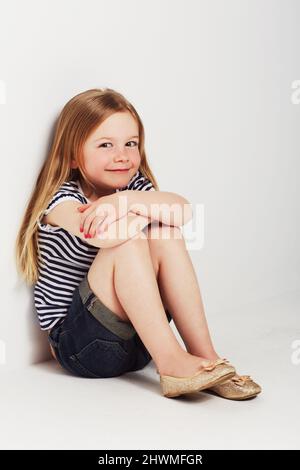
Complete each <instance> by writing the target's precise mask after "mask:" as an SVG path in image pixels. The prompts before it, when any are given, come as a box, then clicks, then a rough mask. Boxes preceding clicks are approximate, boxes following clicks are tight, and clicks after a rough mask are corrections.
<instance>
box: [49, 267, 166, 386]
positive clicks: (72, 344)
mask: <svg viewBox="0 0 300 470" xmlns="http://www.w3.org/2000/svg"><path fill="white" fill-rule="evenodd" d="M165 312H166V316H167V319H168V321H169V322H170V321H171V320H172V317H171V315H170V313H169V312H168V311H167V310H166V309H165ZM48 339H49V342H50V344H51V346H52V347H53V349H54V352H55V355H56V358H57V360H58V362H59V364H60V365H61V366H62V368H63V369H65V370H67V371H68V372H70V373H71V374H73V375H76V376H79V377H88V378H107V377H117V376H119V375H122V374H124V373H126V372H131V371H136V370H139V369H143V368H144V367H145V366H146V365H147V364H148V363H149V362H150V361H151V359H152V357H151V355H150V354H149V352H148V350H147V349H146V347H145V346H144V344H143V342H142V340H141V339H140V337H139V335H138V334H137V332H136V330H135V329H134V327H133V325H132V323H131V322H128V321H124V320H122V319H121V318H120V317H119V316H118V315H117V314H115V313H114V312H112V311H111V310H110V309H109V308H108V307H107V306H106V305H104V304H103V303H102V302H101V301H100V299H98V297H97V296H96V295H95V294H94V292H93V291H92V290H91V288H90V286H89V283H88V279H87V274H86V275H85V277H84V278H83V280H82V281H81V282H80V284H79V285H78V286H77V287H76V288H75V290H74V294H73V299H72V302H71V304H70V306H69V308H68V311H67V315H66V317H65V318H64V321H63V322H62V323H60V324H59V325H55V326H54V327H53V328H52V329H51V331H50V334H49V336H48Z"/></svg>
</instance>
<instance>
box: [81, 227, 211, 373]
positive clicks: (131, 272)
mask: <svg viewBox="0 0 300 470" xmlns="http://www.w3.org/2000/svg"><path fill="white" fill-rule="evenodd" d="M101 251H102V253H100V255H99V253H98V254H97V257H96V258H97V260H96V261H94V262H93V269H90V271H89V275H88V280H89V284H90V286H91V288H92V290H93V291H94V292H95V294H96V295H97V296H98V297H99V298H100V299H101V300H102V301H103V303H105V304H106V305H108V304H109V305H108V306H109V307H111V305H112V303H113V304H114V305H115V306H116V307H118V306H121V308H122V309H123V311H122V312H121V313H120V316H121V317H122V319H123V320H125V321H126V318H128V320H129V321H131V323H132V324H133V326H134V327H135V329H136V331H137V333H138V334H139V336H140V338H141V340H142V341H143V343H144V345H145V346H146V348H147V349H148V351H149V353H150V354H151V356H152V358H153V360H154V362H155V364H156V366H157V369H158V371H159V373H160V374H166V375H174V376H182V377H183V376H189V375H193V374H194V373H196V372H197V371H198V370H201V368H202V366H204V365H207V364H208V363H209V362H210V361H208V360H207V359H205V358H200V357H198V356H193V355H192V354H190V353H188V352H187V351H185V350H184V349H183V348H182V347H181V345H180V344H179V343H178V341H177V339H176V336H175V335H174V333H173V331H172V329H171V327H170V325H169V323H168V320H167V317H166V313H165V309H164V305H163V304H162V301H161V297H160V294H159V289H158V285H157V280H156V272H155V269H154V266H153V263H152V258H151V254H150V249H149V242H148V239H147V236H146V235H145V233H144V232H141V233H140V236H138V237H135V238H134V239H131V240H128V241H126V242H125V243H122V244H120V245H117V246H114V247H111V248H106V249H104V250H100V252H101ZM98 255H99V256H98ZM101 263H102V264H101ZM103 266H105V271H106V276H107V274H108V271H109V270H108V267H109V266H112V269H111V272H112V278H111V283H110V286H112V289H111V291H110V290H109V288H108V287H106V288H105V287H104V285H103V282H102V279H101V272H102V273H103V272H104V270H103ZM102 276H103V274H102ZM106 284H107V281H106ZM107 294H109V297H108V299H109V302H108V301H107V297H105V295H107ZM114 312H115V313H116V314H119V311H118V308H117V309H114ZM124 313H125V315H124Z"/></svg>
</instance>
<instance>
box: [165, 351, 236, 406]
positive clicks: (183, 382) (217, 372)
mask: <svg viewBox="0 0 300 470" xmlns="http://www.w3.org/2000/svg"><path fill="white" fill-rule="evenodd" d="M235 373H236V371H235V368H234V367H233V366H232V365H231V364H229V362H228V361H227V359H217V360H216V361H213V362H212V363H211V364H209V365H207V366H204V367H202V369H201V370H200V371H199V372H197V373H196V374H194V375H192V376H190V377H173V376H171V375H160V374H159V375H160V384H161V387H162V393H163V395H164V396H165V397H168V398H172V397H178V396H179V395H183V394H185V393H192V392H198V391H200V390H204V389H206V388H208V387H212V386H215V385H218V384H220V383H223V382H225V381H226V380H228V379H230V378H231V377H233V376H234V375H235Z"/></svg>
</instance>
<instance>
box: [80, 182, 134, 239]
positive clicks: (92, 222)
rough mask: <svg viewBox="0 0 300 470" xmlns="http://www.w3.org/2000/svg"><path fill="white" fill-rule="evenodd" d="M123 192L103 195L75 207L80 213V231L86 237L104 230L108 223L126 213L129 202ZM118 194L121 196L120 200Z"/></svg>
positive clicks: (93, 235) (91, 236) (92, 236)
mask: <svg viewBox="0 0 300 470" xmlns="http://www.w3.org/2000/svg"><path fill="white" fill-rule="evenodd" d="M125 192H126V191H122V192H121V193H114V194H110V195H109V196H103V197H100V198H99V199H97V201H94V202H91V203H89V204H82V205H81V206H79V207H78V208H77V209H78V211H79V212H80V213H82V216H81V218H80V231H81V232H84V236H85V237H86V238H95V237H96V236H97V235H98V233H101V232H104V231H105V230H106V229H107V228H108V226H109V225H110V224H112V223H113V222H115V221H116V220H119V219H120V218H122V217H124V216H125V215H126V214H127V213H128V211H129V204H128V199H127V197H125V196H127V195H126V194H124V193H125ZM122 193H123V194H122ZM120 196H123V198H122V199H121V200H120Z"/></svg>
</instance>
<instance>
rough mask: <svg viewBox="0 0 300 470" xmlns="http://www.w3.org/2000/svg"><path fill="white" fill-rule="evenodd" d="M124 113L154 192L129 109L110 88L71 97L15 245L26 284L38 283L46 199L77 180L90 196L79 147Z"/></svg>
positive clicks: (141, 131)
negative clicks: (40, 222) (40, 224)
mask: <svg viewBox="0 0 300 470" xmlns="http://www.w3.org/2000/svg"><path fill="white" fill-rule="evenodd" d="M128 111H129V112H130V113H131V115H132V116H133V117H134V118H135V119H136V122H137V124H138V128H139V145H138V147H139V152H140V156H141V163H140V166H139V170H140V171H141V173H142V174H143V176H145V177H146V178H148V179H149V180H150V181H151V183H152V184H153V186H154V188H155V189H156V190H158V185H157V182H156V180H155V178H154V176H153V174H152V172H151V170H150V167H149V165H148V162H147V158H146V153H145V149H144V142H145V134H144V127H143V124H142V121H141V119H140V117H139V115H138V113H137V111H136V110H135V108H134V107H133V105H132V104H131V103H129V102H128V101H127V99H126V98H125V97H124V96H123V95H122V94H120V93H118V92H116V91H115V90H112V89H111V88H104V89H101V88H95V89H91V90H87V91H84V92H82V93H79V94H78V95H76V96H74V97H73V98H72V99H71V100H69V101H68V102H67V103H66V105H65V106H64V108H63V109H62V111H61V113H60V115H59V117H58V120H57V123H56V129H55V133H54V138H53V142H52V145H51V148H50V151H49V153H48V156H47V158H46V160H45V162H44V164H43V166H42V168H41V170H40V173H39V175H38V177H37V180H36V183H35V185H34V189H33V191H32V193H31V195H30V198H29V202H28V204H27V207H26V210H25V214H24V216H23V220H22V222H21V226H20V229H19V232H18V235H17V239H16V243H15V258H16V265H17V270H18V273H19V274H20V276H21V277H22V278H23V279H24V280H25V282H27V283H28V284H35V283H36V282H37V281H38V277H39V270H38V260H39V258H40V250H39V246H38V225H37V222H38V220H39V219H40V217H41V216H42V214H43V212H44V210H45V209H46V207H47V205H48V204H49V202H50V199H51V198H52V196H53V195H54V194H55V192H56V191H57V190H58V188H59V187H60V186H61V185H62V184H63V183H64V182H65V181H71V180H73V179H77V178H78V179H81V178H82V179H83V180H84V181H85V183H86V186H87V189H88V191H90V192H91V193H92V192H93V188H95V186H94V185H93V184H92V182H91V181H89V179H88V177H87V175H86V172H85V169H84V165H83V152H82V148H83V144H84V142H85V140H86V139H87V138H88V136H89V135H90V133H91V132H92V131H93V130H94V129H95V128H96V127H98V126H99V125H100V124H101V123H102V122H103V121H104V120H105V119H107V118H108V117H109V116H111V115H112V114H114V113H116V112H128ZM72 159H74V160H75V161H76V162H77V164H78V167H77V168H75V169H74V168H71V160H72ZM90 192H89V194H90ZM87 197H89V196H87Z"/></svg>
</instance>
